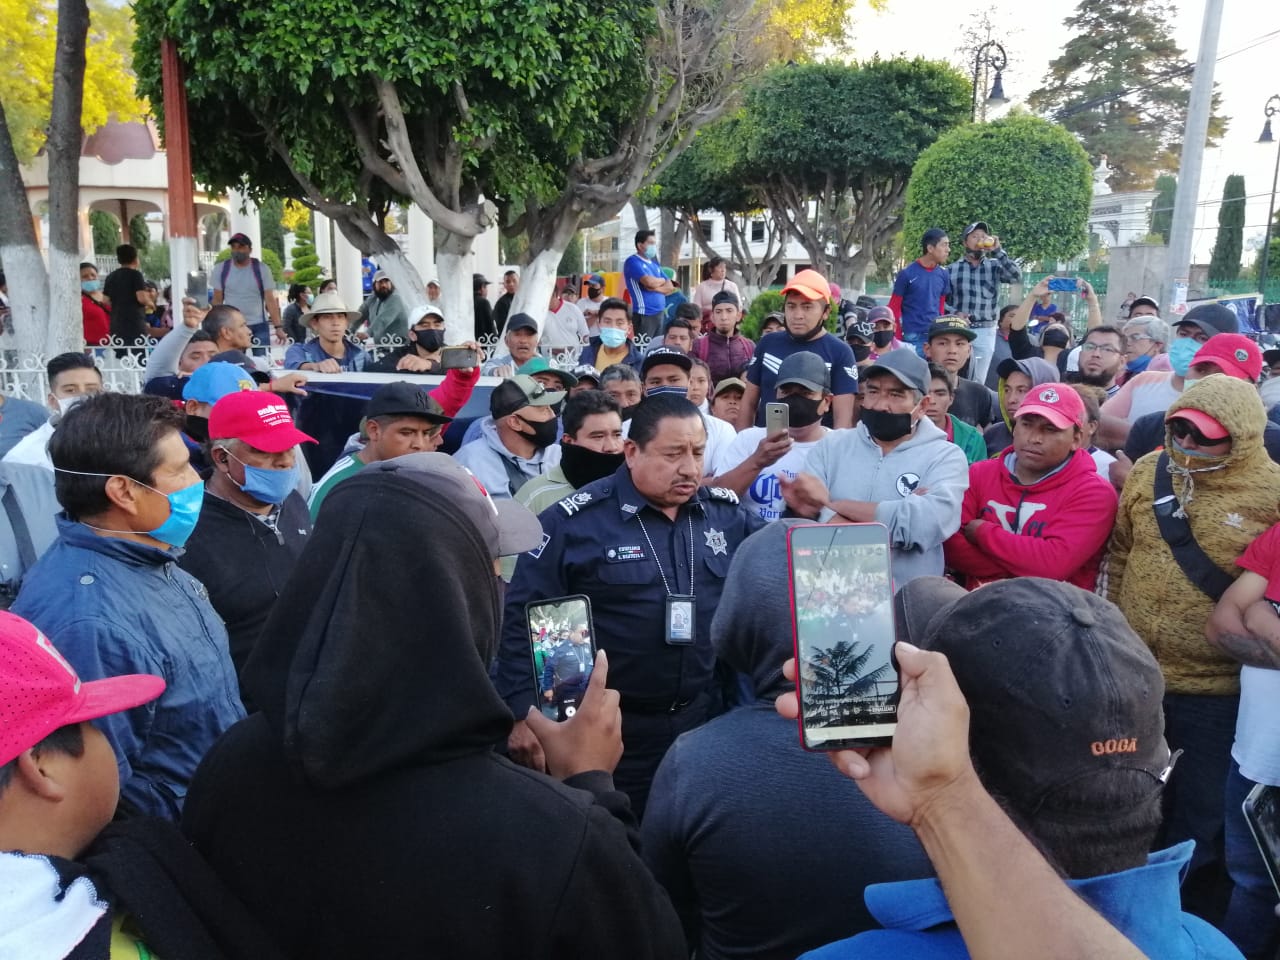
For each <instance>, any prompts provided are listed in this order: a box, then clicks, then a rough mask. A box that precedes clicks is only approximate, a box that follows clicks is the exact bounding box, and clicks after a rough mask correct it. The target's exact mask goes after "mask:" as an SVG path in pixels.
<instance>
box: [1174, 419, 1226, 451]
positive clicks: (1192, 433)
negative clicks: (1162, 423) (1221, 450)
mask: <svg viewBox="0 0 1280 960" xmlns="http://www.w3.org/2000/svg"><path fill="white" fill-rule="evenodd" d="M1169 432H1170V433H1171V434H1173V438H1174V439H1175V440H1185V439H1187V437H1190V438H1191V439H1192V440H1194V441H1195V442H1196V446H1198V447H1216V446H1218V445H1219V444H1222V443H1227V442H1228V441H1229V440H1230V439H1231V437H1230V436H1229V435H1228V436H1225V437H1219V438H1218V439H1217V440H1210V439H1209V438H1208V437H1206V436H1205V435H1204V434H1203V433H1201V432H1200V431H1199V430H1198V429H1197V428H1196V426H1195V424H1193V423H1192V422H1191V421H1190V420H1184V419H1183V418H1182V417H1175V418H1174V419H1173V420H1170V421H1169Z"/></svg>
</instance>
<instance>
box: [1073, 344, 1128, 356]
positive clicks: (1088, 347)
mask: <svg viewBox="0 0 1280 960" xmlns="http://www.w3.org/2000/svg"><path fill="white" fill-rule="evenodd" d="M1080 352H1081V353H1112V354H1116V355H1119V354H1121V353H1123V352H1124V351H1123V350H1117V349H1116V348H1115V347H1109V346H1107V345H1106V344H1105V343H1082V344H1080Z"/></svg>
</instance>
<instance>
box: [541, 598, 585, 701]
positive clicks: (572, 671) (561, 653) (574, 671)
mask: <svg viewBox="0 0 1280 960" xmlns="http://www.w3.org/2000/svg"><path fill="white" fill-rule="evenodd" d="M525 619H526V621H527V622H528V625H529V645H530V648H531V649H532V651H533V677H534V687H535V689H536V691H537V696H538V709H540V710H541V711H542V713H543V715H544V716H547V717H550V718H551V719H552V720H568V719H569V718H570V717H572V716H573V715H574V714H575V713H577V712H578V704H579V703H581V702H582V697H583V694H585V693H586V692H587V681H589V680H590V679H591V670H592V668H593V667H594V666H595V659H596V644H595V629H594V627H593V626H592V623H591V603H590V601H588V600H587V598H586V597H583V596H575V597H558V598H556V599H554V600H540V601H536V602H534V603H530V604H528V605H527V606H526V607H525Z"/></svg>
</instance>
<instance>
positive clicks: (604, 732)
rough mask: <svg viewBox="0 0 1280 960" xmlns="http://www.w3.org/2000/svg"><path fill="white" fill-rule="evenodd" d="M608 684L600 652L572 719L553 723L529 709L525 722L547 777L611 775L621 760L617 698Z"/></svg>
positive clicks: (606, 662) (604, 658) (606, 663)
mask: <svg viewBox="0 0 1280 960" xmlns="http://www.w3.org/2000/svg"><path fill="white" fill-rule="evenodd" d="M608 680H609V657H608V654H606V653H605V652H604V651H603V650H601V651H600V652H599V653H597V654H596V662H595V669H594V670H592V672H591V679H590V680H589V681H588V682H587V689H586V691H585V693H584V694H583V697H582V700H581V702H580V703H579V708H578V710H577V712H575V713H574V715H573V716H572V717H570V718H569V719H567V720H566V721H565V722H564V723H555V722H554V721H552V720H551V719H549V718H548V717H546V716H544V715H543V714H542V713H540V712H539V711H538V710H535V709H533V708H530V710H529V713H528V715H527V716H526V717H525V722H526V723H527V724H528V727H529V730H530V731H531V732H532V733H533V735H534V736H535V737H536V738H537V740H538V743H539V744H540V745H541V746H542V751H543V755H544V756H545V758H546V768H547V773H549V774H550V775H551V776H553V777H558V778H559V779H561V780H565V779H568V778H569V777H572V776H574V775H575V774H579V773H586V772H587V771H589V770H605V771H607V772H609V773H612V772H613V770H614V768H615V767H617V765H618V761H619V760H621V759H622V707H621V697H620V696H619V694H618V691H617V690H609V689H608V688H607V687H606V684H607V683H608Z"/></svg>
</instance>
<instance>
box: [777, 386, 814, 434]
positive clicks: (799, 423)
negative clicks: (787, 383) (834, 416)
mask: <svg viewBox="0 0 1280 960" xmlns="http://www.w3.org/2000/svg"><path fill="white" fill-rule="evenodd" d="M782 402H783V403H785V404H786V405H787V411H788V414H787V416H788V418H789V419H788V422H789V423H790V424H791V426H793V427H808V426H812V425H813V424H815V423H817V422H818V421H819V420H821V419H822V414H820V413H819V412H818V407H820V406H822V401H821V400H815V399H813V397H806V396H802V395H801V394H798V393H793V394H791V396H789V397H783V398H782Z"/></svg>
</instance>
